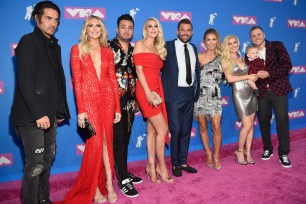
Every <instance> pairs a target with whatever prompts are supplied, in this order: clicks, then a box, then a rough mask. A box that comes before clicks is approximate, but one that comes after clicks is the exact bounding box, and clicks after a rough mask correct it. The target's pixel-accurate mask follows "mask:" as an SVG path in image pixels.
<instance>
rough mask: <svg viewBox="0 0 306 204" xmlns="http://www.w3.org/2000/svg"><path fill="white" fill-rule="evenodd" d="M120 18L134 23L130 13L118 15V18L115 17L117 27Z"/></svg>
mask: <svg viewBox="0 0 306 204" xmlns="http://www.w3.org/2000/svg"><path fill="white" fill-rule="evenodd" d="M122 20H127V21H131V22H132V23H133V25H134V19H133V17H132V16H131V15H130V14H123V15H121V16H119V17H118V19H117V27H119V24H120V21H122Z"/></svg>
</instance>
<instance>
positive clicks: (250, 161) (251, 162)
mask: <svg viewBox="0 0 306 204" xmlns="http://www.w3.org/2000/svg"><path fill="white" fill-rule="evenodd" d="M243 153H244V155H245V156H246V161H247V163H248V164H255V161H254V160H253V159H252V157H251V151H246V150H245V151H243ZM249 158H250V159H249Z"/></svg>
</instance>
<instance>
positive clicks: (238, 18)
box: [232, 15, 257, 25]
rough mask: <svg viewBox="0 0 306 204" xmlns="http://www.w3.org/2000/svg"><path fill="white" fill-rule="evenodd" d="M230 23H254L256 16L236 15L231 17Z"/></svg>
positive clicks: (255, 22)
mask: <svg viewBox="0 0 306 204" xmlns="http://www.w3.org/2000/svg"><path fill="white" fill-rule="evenodd" d="M232 23H233V24H235V25H256V24H257V18H256V16H236V15H234V16H233V18H232Z"/></svg>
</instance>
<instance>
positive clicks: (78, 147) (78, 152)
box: [76, 144, 85, 155]
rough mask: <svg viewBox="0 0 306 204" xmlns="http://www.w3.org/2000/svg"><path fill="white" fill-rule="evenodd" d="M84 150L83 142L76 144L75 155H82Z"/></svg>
mask: <svg viewBox="0 0 306 204" xmlns="http://www.w3.org/2000/svg"><path fill="white" fill-rule="evenodd" d="M84 151H85V144H77V145H76V155H83V154H84Z"/></svg>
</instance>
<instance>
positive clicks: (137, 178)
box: [127, 173, 142, 184]
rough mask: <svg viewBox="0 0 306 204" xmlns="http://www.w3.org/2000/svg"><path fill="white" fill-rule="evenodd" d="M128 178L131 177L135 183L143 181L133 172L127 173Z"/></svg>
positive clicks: (131, 180)
mask: <svg viewBox="0 0 306 204" xmlns="http://www.w3.org/2000/svg"><path fill="white" fill-rule="evenodd" d="M127 178H128V179H129V181H130V182H132V183H133V184H140V183H142V179H141V178H139V177H137V176H134V175H133V174H131V173H127Z"/></svg>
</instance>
